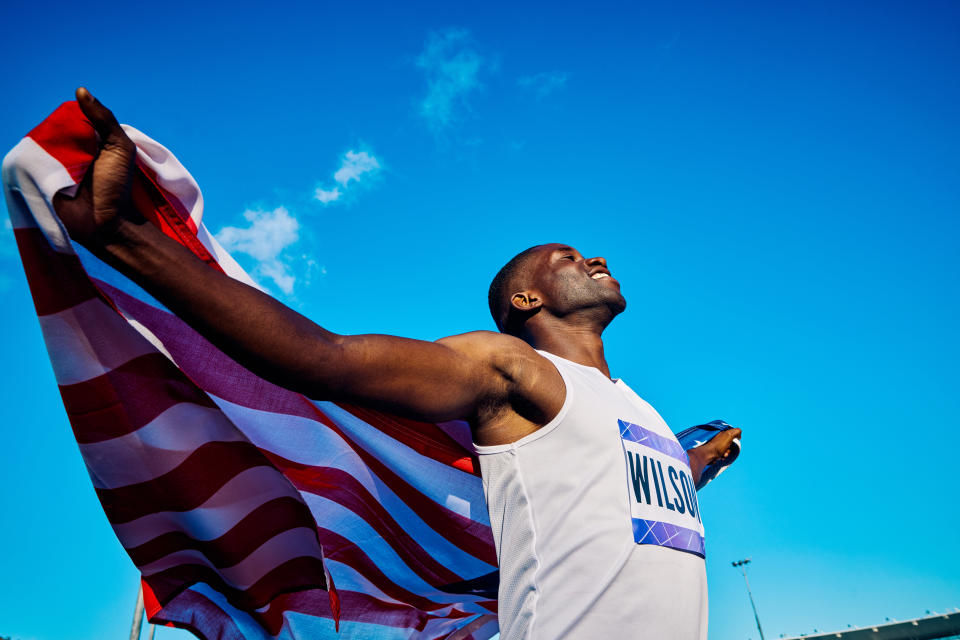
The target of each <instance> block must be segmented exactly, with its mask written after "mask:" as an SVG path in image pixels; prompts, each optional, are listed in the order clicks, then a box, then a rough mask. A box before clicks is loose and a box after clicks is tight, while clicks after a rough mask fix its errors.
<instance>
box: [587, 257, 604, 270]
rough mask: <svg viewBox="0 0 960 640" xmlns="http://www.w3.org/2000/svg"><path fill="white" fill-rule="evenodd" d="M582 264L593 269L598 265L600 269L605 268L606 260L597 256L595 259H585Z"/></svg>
mask: <svg viewBox="0 0 960 640" xmlns="http://www.w3.org/2000/svg"><path fill="white" fill-rule="evenodd" d="M584 262H586V263H587V266H588V267H595V266H597V265H600V266H601V267H606V266H607V259H606V258H604V257H602V256H597V257H596V258H587V259H586V260H585V261H584Z"/></svg>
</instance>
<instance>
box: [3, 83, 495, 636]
mask: <svg viewBox="0 0 960 640" xmlns="http://www.w3.org/2000/svg"><path fill="white" fill-rule="evenodd" d="M124 129H125V130H126V132H127V134H128V135H129V136H130V137H131V139H132V140H133V141H134V142H135V143H136V145H137V148H138V153H137V173H136V177H135V181H134V185H133V200H134V203H135V205H136V207H137V208H138V209H139V210H140V211H141V213H143V214H144V215H145V216H146V217H147V218H148V219H150V220H151V221H152V222H153V223H154V224H156V225H157V226H158V227H160V228H161V229H162V230H163V231H164V232H165V233H166V234H167V235H169V236H170V237H172V238H174V239H176V240H177V241H179V242H180V243H181V244H183V245H185V246H186V247H188V248H189V249H191V250H192V251H193V253H194V254H195V255H197V256H198V257H199V258H201V259H202V260H204V261H205V262H207V263H208V264H209V265H210V267H211V268H214V269H220V270H222V271H224V272H225V273H226V274H228V275H229V276H231V277H233V278H236V279H238V280H241V281H244V282H248V283H251V284H252V281H251V280H250V278H249V276H247V274H246V273H244V271H243V270H242V269H241V268H240V267H239V266H238V265H237V263H236V262H235V261H234V260H233V259H232V258H231V257H230V256H229V255H228V254H227V253H226V252H225V251H224V250H223V249H222V248H221V247H220V246H219V245H218V244H217V242H216V240H215V239H214V238H213V236H212V235H210V233H209V232H208V231H207V230H206V228H205V227H204V226H203V224H202V223H201V214H202V211H203V199H202V196H201V194H200V190H199V188H198V187H197V185H196V183H195V182H194V180H193V178H192V177H191V176H190V174H189V173H188V172H187V171H186V170H185V169H184V168H183V166H182V165H181V164H180V163H179V162H178V161H177V160H176V158H175V157H174V156H173V155H172V154H171V153H170V152H169V151H168V150H167V149H165V148H164V147H163V146H161V145H159V144H158V143H156V142H155V141H153V140H151V139H150V138H148V137H147V136H145V135H143V134H142V133H140V132H139V131H137V130H136V129H134V128H132V127H129V126H125V127H124ZM96 152H97V138H96V134H95V133H94V130H93V128H92V126H91V125H90V123H89V122H88V121H87V120H86V119H85V118H84V116H83V115H82V113H81V112H80V110H79V107H78V106H77V105H76V103H74V102H68V103H65V104H63V105H62V106H61V107H59V108H58V109H57V110H56V111H55V112H54V113H53V114H52V115H50V116H49V117H48V118H47V119H46V120H44V121H43V123H41V124H40V125H39V126H37V127H36V128H35V129H34V130H33V131H31V132H30V133H29V134H28V135H27V136H26V137H25V138H23V140H21V141H20V143H19V144H17V146H16V147H14V149H13V150H12V151H11V152H10V153H9V154H8V155H7V156H6V158H5V159H4V162H3V184H4V193H5V196H6V200H7V208H8V210H9V212H10V216H11V222H12V224H13V227H14V232H15V235H16V239H17V244H18V246H19V249H20V254H21V257H22V259H23V264H24V268H25V271H26V274H27V279H28V281H29V284H30V289H31V292H32V295H33V299H34V303H35V305H36V310H37V315H38V317H39V320H40V325H41V327H42V331H43V335H44V339H45V341H46V344H47V349H48V351H49V354H50V359H51V361H52V363H53V368H54V372H55V375H56V379H57V383H58V385H59V387H60V392H61V394H62V396H63V402H64V406H65V407H66V410H67V414H68V416H69V419H70V424H71V425H72V427H73V432H74V435H75V437H76V439H77V443H78V445H79V448H80V452H81V454H82V456H83V460H84V462H85V464H86V466H87V469H88V471H89V473H90V478H91V480H92V481H93V484H94V487H95V488H96V492H97V495H98V497H99V498H100V501H101V503H102V505H103V509H104V512H105V513H106V515H107V518H108V519H109V520H110V523H111V524H112V526H113V529H114V531H115V532H116V535H117V537H118V538H119V539H120V541H121V543H122V544H123V546H124V548H125V549H126V550H127V553H129V555H130V558H131V559H132V560H133V562H134V563H135V564H136V566H137V567H138V568H139V570H140V572H141V574H142V578H143V588H144V594H145V601H146V606H147V613H148V616H149V618H150V619H151V621H153V622H155V623H160V624H164V623H166V624H170V625H173V626H178V627H182V628H186V629H190V630H192V631H193V632H194V633H195V634H196V635H198V636H200V637H203V638H207V639H209V640H214V639H223V640H234V639H253V638H256V639H267V638H289V639H299V638H302V639H306V638H310V639H317V638H326V637H339V638H346V639H349V638H422V639H424V640H426V639H433V638H448V639H451V640H453V639H457V640H461V639H470V638H472V639H475V640H482V639H485V638H490V637H491V636H493V635H494V634H496V633H497V621H496V593H497V562H496V553H495V550H494V544H493V538H492V536H491V531H490V524H489V520H488V518H487V510H486V504H485V502H484V498H483V489H482V486H481V482H480V478H479V472H478V468H477V465H476V464H475V459H474V458H472V457H471V452H470V450H469V432H468V431H466V425H464V424H462V423H445V424H439V425H435V424H424V423H418V422H413V421H410V420H404V419H400V418H396V417H393V416H389V415H385V414H382V413H378V412H374V411H369V410H365V409H362V408H358V407H351V406H345V405H342V404H340V405H338V404H333V403H329V402H315V401H312V400H309V399H308V398H306V397H304V396H302V395H299V394H296V393H293V392H290V391H287V390H285V389H282V388H280V387H277V386H275V385H272V384H270V383H268V382H266V381H264V380H262V379H260V378H258V377H256V376H254V375H253V374H251V373H250V372H249V371H247V370H246V369H244V368H243V367H241V366H239V365H238V364H236V363H235V362H234V361H233V360H231V359H230V358H228V357H227V356H225V355H224V354H223V353H221V352H220V351H219V350H217V349H216V348H214V347H213V346H212V345H211V344H210V343H209V342H207V341H206V340H205V339H204V338H202V337H201V336H200V335H198V334H197V333H196V332H195V331H193V330H192V329H191V328H190V327H188V326H187V325H186V324H185V323H183V322H182V321H181V320H180V319H179V318H177V317H176V316H175V315H173V314H171V313H170V312H169V311H168V310H167V309H166V308H164V307H163V306H162V305H161V304H159V303H158V302H157V301H156V300H155V299H153V298H152V297H151V296H150V295H149V294H147V293H146V292H145V291H143V290H142V289H140V288H139V287H138V286H137V285H135V284H134V283H133V282H131V281H130V280H129V279H127V278H126V277H124V276H123V275H121V274H120V273H118V272H117V271H115V270H113V269H111V268H110V267H109V266H107V265H106V264H105V263H103V262H101V261H100V260H98V259H97V258H96V257H94V256H93V255H91V254H90V253H89V252H87V251H86V250H85V249H83V248H82V247H80V246H79V245H75V244H74V243H72V242H71V241H70V239H69V238H68V236H67V234H66V232H65V231H64V229H63V227H62V225H61V224H60V223H59V221H58V220H57V218H56V215H55V213H54V211H53V207H52V200H53V196H54V194H55V193H56V192H58V191H60V190H62V189H65V190H67V191H68V192H70V191H72V190H75V188H76V185H77V183H78V182H79V181H80V180H81V179H82V178H83V175H84V172H85V171H86V168H87V166H88V165H89V164H90V162H91V160H92V159H93V157H94V156H95V154H96Z"/></svg>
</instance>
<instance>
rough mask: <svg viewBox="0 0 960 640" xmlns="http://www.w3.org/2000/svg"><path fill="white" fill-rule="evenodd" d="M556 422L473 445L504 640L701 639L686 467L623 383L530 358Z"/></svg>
mask: <svg viewBox="0 0 960 640" xmlns="http://www.w3.org/2000/svg"><path fill="white" fill-rule="evenodd" d="M540 353H541V354H542V355H543V356H544V357H546V358H548V359H549V360H550V361H552V362H553V363H554V364H555V365H556V367H557V370H558V371H559V372H560V375H561V377H562V378H563V381H564V384H565V385H566V388H567V396H566V400H565V401H564V403H563V407H562V408H561V409H560V413H558V414H557V416H556V417H555V418H554V419H553V420H551V421H550V422H549V423H548V424H546V425H545V426H543V427H542V428H540V429H539V430H537V431H536V432H534V433H532V434H530V435H528V436H526V437H525V438H521V439H520V440H518V441H516V442H513V443H511V444H506V445H498V446H479V445H477V446H476V450H477V453H478V454H479V458H480V469H481V471H482V474H483V485H484V491H485V493H486V498H487V508H488V509H489V511H490V523H491V526H492V528H493V536H494V540H495V542H496V546H497V558H498V560H499V562H500V593H499V598H498V600H499V618H500V634H501V635H500V637H501V638H502V639H503V640H559V639H560V638H571V639H574V638H575V639H584V640H594V639H596V638H650V639H656V640H664V639H669V640H688V639H689V640H704V639H705V638H706V637H707V578H706V570H705V566H704V560H703V553H704V547H703V525H702V524H701V522H700V514H699V507H698V505H697V498H696V490H695V489H694V487H693V482H692V477H691V473H690V466H689V461H688V459H687V456H686V453H685V452H684V451H683V449H682V448H681V447H680V444H679V443H678V442H677V439H676V438H675V437H674V435H673V432H671V431H670V429H669V428H668V427H667V424H666V423H665V422H664V421H663V418H661V417H660V415H659V414H658V413H657V412H656V411H655V410H654V409H653V407H651V406H650V405H649V404H647V403H646V402H644V401H643V400H642V399H641V398H640V397H639V396H637V394H635V393H634V392H633V391H632V390H631V389H630V388H629V387H628V386H627V385H626V384H624V382H623V381H622V380H617V381H615V382H614V381H611V380H610V379H609V378H607V377H606V376H605V375H603V374H602V373H600V371H599V370H597V369H595V368H593V367H586V366H583V365H580V364H576V363H574V362H570V361H569V360H565V359H563V358H560V357H558V356H555V355H553V354H550V353H546V352H543V351H541V352H540Z"/></svg>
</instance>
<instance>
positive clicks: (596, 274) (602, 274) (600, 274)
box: [590, 273, 610, 280]
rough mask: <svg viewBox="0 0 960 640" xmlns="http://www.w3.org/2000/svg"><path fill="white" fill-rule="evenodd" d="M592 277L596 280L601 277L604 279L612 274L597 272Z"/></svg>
mask: <svg viewBox="0 0 960 640" xmlns="http://www.w3.org/2000/svg"><path fill="white" fill-rule="evenodd" d="M590 277H591V278H593V279H594V280H601V279H603V278H609V277H610V274H609V273H595V274H593V275H592V276H590Z"/></svg>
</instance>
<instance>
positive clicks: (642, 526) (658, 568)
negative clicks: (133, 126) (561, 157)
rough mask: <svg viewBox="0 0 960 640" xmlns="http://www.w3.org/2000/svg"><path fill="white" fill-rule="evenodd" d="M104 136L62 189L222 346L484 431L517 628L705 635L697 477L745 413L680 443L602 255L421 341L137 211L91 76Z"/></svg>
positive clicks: (377, 404) (558, 261) (528, 280)
mask: <svg viewBox="0 0 960 640" xmlns="http://www.w3.org/2000/svg"><path fill="white" fill-rule="evenodd" d="M76 96H77V101H78V102H79V104H80V108H81V109H82V111H83V113H84V114H85V115H86V116H87V117H88V118H89V119H90V121H91V122H92V123H93V125H94V127H95V128H96V130H97V133H98V135H99V137H100V151H99V154H98V155H97V158H96V159H95V161H94V162H93V164H92V166H91V168H90V169H89V170H88V171H87V174H86V176H85V177H84V179H83V181H82V183H81V186H80V188H79V190H78V191H77V194H76V196H75V197H73V198H70V197H67V196H65V195H63V194H58V195H57V196H56V197H55V199H54V206H55V208H56V211H57V213H58V215H59V216H60V218H61V220H62V221H63V223H64V225H65V226H66V227H67V230H68V231H69V233H70V235H71V236H72V237H73V238H74V239H75V240H76V241H78V242H79V243H81V244H82V245H84V246H85V247H87V248H88V249H89V250H90V251H92V252H93V253H94V254H95V255H97V256H98V257H100V258H101V259H103V260H104V261H106V262H107V263H109V264H110V265H112V266H114V267H115V268H117V269H118V270H120V271H121V272H123V273H124V274H126V275H127V276H128V277H130V278H131V279H133V280H134V281H135V282H137V283H138V284H139V285H141V286H142V287H143V288H144V289H145V290H146V291H148V292H149V293H150V294H151V295H153V296H154V297H156V298H157V299H158V300H159V301H160V302H161V303H163V304H164V305H166V306H167V308H169V309H170V310H171V311H172V312H174V313H175V314H177V315H178V316H180V317H181V318H182V319H184V320H185V321H186V322H188V323H189V324H190V325H191V326H193V327H194V328H195V329H196V330H197V331H199V332H200V333H201V334H202V335H203V336H205V337H206V338H207V339H208V340H210V341H211V342H212V343H213V344H215V345H216V346H217V347H218V348H220V349H221V350H222V351H224V353H226V354H228V355H229V356H231V357H232V358H234V359H235V360H236V361H237V362H239V363H240V364H242V365H243V366H245V367H247V368H248V369H249V370H250V371H252V372H254V373H255V374H257V375H259V376H261V377H263V378H264V379H266V380H269V381H271V382H273V383H275V384H278V385H281V386H283V387H286V388H288V389H292V390H294V391H298V392H300V393H303V394H304V395H306V396H308V397H311V398H314V399H322V400H332V401H337V402H341V401H342V402H349V403H354V404H358V405H366V406H369V407H372V408H375V409H379V410H384V411H388V412H392V413H395V414H398V415H402V416H406V417H410V418H415V419H418V420H426V421H432V422H438V421H446V420H454V419H462V420H466V421H467V422H468V423H469V424H470V426H471V428H472V432H473V439H474V442H475V443H476V448H477V452H478V455H479V458H480V466H481V471H482V476H483V483H484V489H485V491H486V497H487V503H488V508H489V510H490V520H491V524H492V528H493V533H494V538H495V542H496V546H497V556H498V560H499V564H500V592H499V611H500V613H499V616H500V626H501V637H503V638H504V639H505V640H515V639H520V638H523V639H532V638H539V639H547V640H553V639H555V638H589V639H593V638H606V637H636V638H658V639H660V638H671V639H687V638H690V639H696V638H706V629H707V626H706V612H707V596H706V593H707V592H706V574H705V568H704V560H703V528H702V524H701V523H700V513H699V507H698V505H697V501H696V490H695V486H696V484H697V482H698V480H699V476H700V472H701V470H702V469H703V468H704V466H705V465H707V464H709V463H710V462H712V461H715V460H717V459H718V458H722V457H725V456H728V455H730V454H731V453H730V452H731V442H732V441H733V439H734V438H737V437H739V436H740V430H739V429H732V430H729V431H725V432H722V433H721V434H719V435H718V436H716V437H714V438H713V439H712V440H710V441H709V442H708V443H707V444H705V445H703V446H700V447H697V448H695V449H691V450H690V451H687V452H684V451H683V450H682V449H681V448H680V446H679V444H678V443H677V441H676V439H675V438H674V436H673V434H672V432H671V431H670V430H669V429H668V428H667V425H666V424H665V423H664V422H663V420H662V419H661V418H660V416H659V415H658V414H657V413H656V411H654V410H653V408H652V407H650V405H648V404H647V403H645V402H644V401H643V400H641V399H640V398H639V397H638V396H637V395H636V394H634V393H633V392H632V391H631V390H630V388H629V387H627V386H626V384H624V383H623V381H620V380H615V379H611V377H610V370H609V367H608V366H607V362H606V359H605V357H604V350H603V340H602V338H601V335H602V333H603V330H604V329H605V328H606V326H607V325H608V324H610V322H611V321H612V320H613V318H614V317H616V316H617V315H618V314H619V313H621V312H622V311H623V310H624V309H625V307H626V301H625V299H624V297H623V295H622V294H621V293H620V284H619V283H618V282H617V280H616V279H614V278H613V276H612V275H611V273H610V270H609V269H608V267H607V262H606V260H604V259H603V258H600V257H595V258H585V257H583V256H582V255H581V254H580V253H579V252H578V251H576V250H575V249H573V248H572V247H569V246H566V245H563V244H544V245H540V246H537V247H533V248H531V249H528V250H526V251H524V252H523V253H521V254H519V255H517V256H516V257H515V258H513V259H512V260H511V261H510V262H509V263H508V264H507V265H506V266H505V267H504V268H503V269H502V270H501V271H500V272H499V273H498V274H497V276H496V278H495V279H494V281H493V283H492V284H491V287H490V294H489V302H490V309H491V312H492V313H493V316H494V320H495V321H496V323H497V327H498V328H499V329H500V333H496V332H490V331H476V332H472V333H467V334H463V335H457V336H451V337H448V338H443V339H441V340H438V341H437V342H424V341H420V340H410V339H405V338H398V337H394V336H386V335H353V336H345V335H337V334H334V333H332V332H330V331H327V330H326V329H323V328H322V327H320V326H318V325H316V324H315V323H313V322H311V321H310V320H308V319H307V318H305V317H304V316H302V315H300V314H298V313H297V312H295V311H293V310H291V309H288V308H287V307H285V306H284V305H282V304H280V303H279V302H277V301H276V300H274V299H273V298H271V297H270V296H268V295H265V294H264V293H262V292H260V291H258V290H257V289H255V288H252V287H249V286H247V285H245V284H242V283H240V282H237V281H236V280H233V279H231V278H229V277H227V276H225V275H223V274H222V273H220V272H218V271H216V270H214V269H211V268H209V266H207V265H206V264H204V263H203V262H202V261H200V260H199V259H197V258H196V257H194V255H193V254H192V253H191V252H190V251H189V250H187V249H185V248H184V247H182V246H181V245H179V244H178V243H176V242H175V241H173V240H171V239H169V238H168V237H166V236H165V235H164V234H163V233H162V232H161V231H160V230H159V229H158V228H156V227H155V226H153V225H152V224H150V223H148V222H146V221H145V220H143V218H142V217H141V216H139V215H138V214H137V212H136V211H135V210H134V209H133V205H132V204H131V200H130V184H131V179H132V175H133V168H134V158H135V155H136V149H135V147H134V144H133V142H131V141H130V139H129V138H128V137H127V136H126V134H125V133H124V132H123V129H122V128H121V127H120V126H119V125H118V124H117V121H116V119H115V118H114V116H113V114H112V113H111V112H110V111H109V110H108V109H107V108H106V107H104V106H103V105H102V104H100V103H99V102H98V101H97V100H96V99H95V98H94V97H93V96H92V95H91V94H90V93H89V92H88V91H87V90H86V89H83V88H81V89H78V90H77V94H76Z"/></svg>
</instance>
